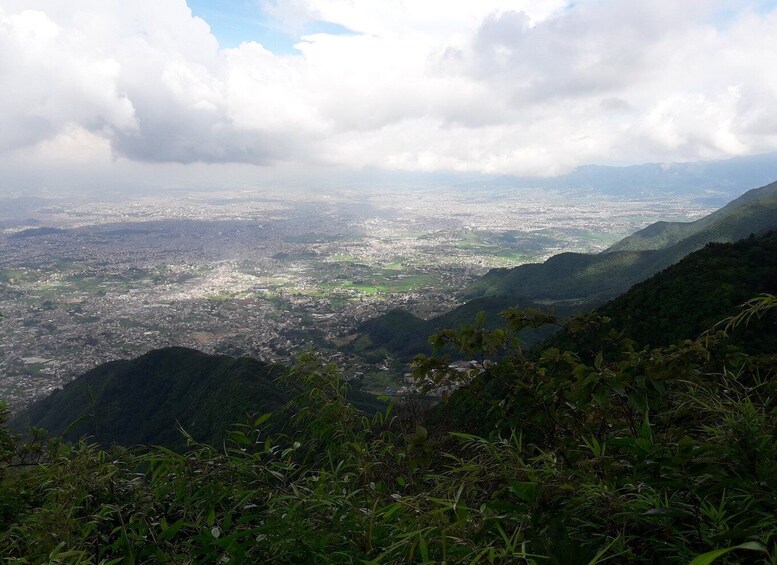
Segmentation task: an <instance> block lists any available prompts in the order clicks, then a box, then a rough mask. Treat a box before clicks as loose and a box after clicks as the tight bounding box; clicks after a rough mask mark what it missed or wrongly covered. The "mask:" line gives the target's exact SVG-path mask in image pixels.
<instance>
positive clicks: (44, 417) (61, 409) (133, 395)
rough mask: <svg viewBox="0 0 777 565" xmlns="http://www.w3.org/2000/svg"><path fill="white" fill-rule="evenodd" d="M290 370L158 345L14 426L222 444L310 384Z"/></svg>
mask: <svg viewBox="0 0 777 565" xmlns="http://www.w3.org/2000/svg"><path fill="white" fill-rule="evenodd" d="M288 371H289V369H288V368H287V367H283V366H279V365H268V364H266V363H262V362H261V361H257V360H256V359H252V358H249V357H241V358H237V359H236V358H233V357H228V356H226V355H207V354H205V353H202V352H200V351H195V350H193V349H186V348H183V347H171V348H166V349H158V350H155V351H150V352H149V353H147V354H146V355H143V356H142V357H139V358H137V359H131V360H124V361H115V362H112V363H106V364H105V365H101V366H99V367H96V368H95V369H93V370H91V371H89V372H87V373H85V374H84V375H82V376H80V377H78V378H77V379H75V380H73V381H71V382H70V383H68V384H67V385H65V387H64V388H63V389H62V390H58V391H55V392H54V393H53V394H51V395H50V396H48V397H46V398H44V399H42V400H40V401H39V402H36V403H35V404H33V405H32V406H31V407H30V408H28V409H27V410H25V411H23V412H21V413H20V414H19V415H17V416H16V417H15V418H14V420H13V422H12V423H11V424H12V426H13V427H14V428H16V429H17V430H20V431H21V430H24V429H26V428H28V427H30V426H33V427H38V428H45V429H46V430H48V431H49V432H51V433H52V434H54V435H58V436H62V437H63V438H64V439H67V440H71V441H75V440H78V438H80V437H82V436H84V435H86V436H87V437H89V439H90V441H96V442H98V443H100V444H101V445H102V446H104V447H108V446H110V445H113V444H118V445H124V446H131V445H138V444H144V445H163V446H166V447H169V448H173V449H181V448H183V447H184V446H185V444H186V438H185V437H184V435H183V434H182V431H185V432H186V434H188V435H189V436H191V437H192V438H193V439H194V440H196V441H201V442H206V443H209V444H211V445H221V444H222V443H223V441H224V439H225V438H226V432H227V431H228V429H229V428H230V426H231V425H232V424H234V423H236V422H241V421H243V420H245V419H246V418H250V417H251V416H253V415H256V414H264V413H268V412H274V411H280V410H282V409H283V407H284V406H285V405H286V403H287V402H289V400H291V398H292V397H293V396H294V395H295V394H299V393H300V392H301V391H302V390H303V389H302V386H301V385H300V384H299V383H294V382H281V380H282V379H281V377H283V376H284V375H286V374H288ZM349 401H350V402H352V403H354V404H355V405H356V406H358V407H359V408H360V409H362V410H364V411H365V412H366V413H368V414H372V413H374V412H375V411H376V410H383V409H384V407H385V405H384V404H383V403H382V402H380V401H378V400H377V399H376V398H375V397H373V396H370V395H368V394H364V393H360V392H358V391H354V392H353V393H351V394H350V395H349ZM282 421H283V420H282V418H281V417H279V418H278V419H277V420H275V422H277V423H278V424H280V423H282ZM274 429H276V431H277V429H279V428H274Z"/></svg>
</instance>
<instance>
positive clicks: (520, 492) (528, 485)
mask: <svg viewBox="0 0 777 565" xmlns="http://www.w3.org/2000/svg"><path fill="white" fill-rule="evenodd" d="M537 487H538V485H537V483H533V482H526V481H510V490H511V491H513V494H515V496H517V497H518V498H520V499H521V500H523V501H525V502H530V503H531V502H534V501H535V500H537Z"/></svg>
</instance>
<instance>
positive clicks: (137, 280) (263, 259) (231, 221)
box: [0, 189, 709, 410]
mask: <svg viewBox="0 0 777 565" xmlns="http://www.w3.org/2000/svg"><path fill="white" fill-rule="evenodd" d="M497 201H498V205H496V204H495V202H497ZM594 201H595V200H593V199H592V200H591V201H587V200H586V199H585V198H584V197H580V196H578V197H570V196H569V195H568V194H564V193H562V192H548V191H543V192H539V191H526V190H522V191H516V192H515V193H514V194H513V195H510V194H508V193H506V191H501V193H499V194H486V193H483V194H482V195H479V194H474V195H473V194H472V193H469V194H464V193H461V192H457V191H455V190H443V191H435V192H432V191H424V190H420V189H419V190H416V191H407V192H405V193H394V194H392V195H391V196H387V195H384V194H380V193H377V192H374V191H373V192H369V191H365V192H357V191H353V190H342V191H337V192H334V193H333V192H331V191H330V192H327V194H325V195H324V194H321V195H316V194H313V195H311V194H294V193H290V194H284V195H283V196H279V195H277V194H273V193H268V192H266V191H265V192H258V191H257V192H252V191H244V192H242V193H238V194H235V193H229V194H226V193H225V194H214V193H197V192H179V193H176V194H174V195H173V196H172V197H171V196H170V195H165V197H164V198H161V197H151V196H145V197H134V198H124V199H119V200H103V201H91V200H88V199H86V198H84V199H83V200H82V201H75V202H67V201H65V200H57V199H56V198H51V199H48V200H47V199H41V200H35V201H33V203H32V205H30V204H29V203H28V204H27V205H24V203H25V200H24V199H23V198H16V199H14V198H13V197H9V198H8V199H7V201H6V202H7V203H10V204H16V206H14V205H10V204H9V205H7V206H5V210H6V213H5V216H6V217H3V218H0V221H1V222H2V223H0V226H1V227H2V235H0V315H1V316H2V317H0V396H2V397H3V398H5V399H7V402H8V403H9V405H10V407H11V408H12V409H14V410H15V409H19V408H21V407H23V406H24V405H26V404H27V403H28V402H30V401H31V400H33V399H35V398H38V397H40V396H42V395H45V394H47V393H49V392H50V391H51V390H53V389H54V388H57V387H60V386H62V385H63V384H64V383H66V382H68V381H69V380H71V379H72V378H74V377H76V376H78V375H79V374H82V373H83V372H85V371H87V370H89V369H91V368H92V367H94V366H96V365H98V364H101V363H104V362H107V361H111V360H114V359H121V358H129V357H133V356H137V355H140V354H142V353H144V352H146V351H148V350H150V349H154V348H159V347H165V346H170V345H181V346H187V347H192V348H195V349H199V350H202V351H205V352H209V353H224V354H229V355H236V356H239V355H248V356H254V357H257V358H260V359H262V360H265V361H270V362H283V363H289V362H291V361H292V357H293V354H294V352H299V351H302V350H304V349H305V348H310V347H315V348H316V349H317V350H318V351H321V352H323V353H324V354H326V355H330V356H332V358H334V359H337V360H338V361H345V360H347V361H348V366H349V367H350V370H351V371H352V373H354V374H360V375H363V374H365V373H366V374H367V375H368V376H369V375H375V374H380V372H381V371H385V370H386V369H387V368H388V367H389V366H390V363H389V361H390V360H385V361H381V362H380V363H378V364H375V363H374V362H372V363H369V362H367V361H365V360H362V359H359V358H357V357H354V356H353V354H345V353H343V352H342V351H340V349H339V348H340V346H342V345H344V344H346V343H348V342H349V341H351V340H352V339H354V338H355V337H356V336H355V334H354V332H355V330H356V328H357V327H358V325H359V324H360V323H361V322H363V321H365V320H367V319H370V318H372V317H375V316H377V315H378V314H380V313H382V312H384V311H386V310H388V309H390V308H395V307H398V306H401V307H402V308H404V309H406V310H409V311H411V312H412V313H413V314H415V315H417V316H420V317H422V318H429V317H432V316H434V315H437V314H441V313H443V312H445V311H447V310H449V309H451V308H453V307H455V306H456V305H458V304H459V303H460V300H459V298H458V291H459V290H460V289H462V288H463V287H464V286H465V285H466V284H467V283H468V282H470V281H472V280H474V279H475V278H476V277H477V276H480V275H482V274H484V273H485V272H486V271H487V270H488V269H490V268H493V267H504V266H512V265H517V264H521V263H526V262H533V261H542V260H544V259H546V258H547V257H549V256H551V255H553V254H555V253H559V252H562V251H582V252H595V251H599V250H602V249H604V248H606V247H607V246H608V245H609V244H611V243H613V242H614V241H616V240H618V239H619V238H621V237H623V236H625V235H627V234H629V233H631V232H633V231H634V230H636V229H638V228H640V227H643V226H644V225H646V224H648V223H650V222H652V221H655V220H658V219H691V218H695V217H699V216H701V215H703V214H704V213H706V212H708V211H709V209H708V208H706V207H705V206H704V205H701V204H698V203H696V202H695V201H693V200H691V199H689V198H687V197H686V198H681V197H677V198H674V199H667V198H666V197H664V198H662V199H660V200H658V199H654V200H653V199H650V198H644V199H631V200H629V199H625V200H618V199H612V198H611V199H609V200H608V201H606V202H605V204H604V205H602V204H601V198H599V199H598V201H599V202H598V203H597V204H591V203H590V202H594ZM401 370H402V369H401V368H399V369H398V371H397V374H398V375H401ZM367 382H368V383H369V382H370V379H369V377H368V379H367ZM386 382H389V383H393V382H397V381H396V380H393V381H392V380H391V379H388V381H387V380H386V379H383V378H377V379H376V380H375V382H374V383H373V384H374V385H375V387H377V388H378V389H380V387H382V385H383V384H385V383H386ZM378 383H379V384H378Z"/></svg>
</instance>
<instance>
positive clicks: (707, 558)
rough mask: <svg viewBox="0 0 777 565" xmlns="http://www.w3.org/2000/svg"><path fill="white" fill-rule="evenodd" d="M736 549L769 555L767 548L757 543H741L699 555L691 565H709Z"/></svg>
mask: <svg viewBox="0 0 777 565" xmlns="http://www.w3.org/2000/svg"><path fill="white" fill-rule="evenodd" d="M735 549H749V550H751V551H760V552H761V553H768V552H767V551H766V548H765V547H764V546H763V545H762V544H760V543H758V542H757V541H748V542H745V543H740V544H739V545H735V546H733V547H726V548H724V549H715V550H713V551H708V552H707V553H703V554H702V555H699V556H697V557H695V558H694V560H693V561H691V565H709V564H710V563H712V562H713V561H715V560H716V559H717V558H718V557H722V556H724V555H726V554H727V553H731V552H732V551H734V550H735Z"/></svg>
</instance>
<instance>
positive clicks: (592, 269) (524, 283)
mask: <svg viewBox="0 0 777 565" xmlns="http://www.w3.org/2000/svg"><path fill="white" fill-rule="evenodd" d="M775 228H777V183H772V184H770V185H767V186H764V187H761V188H758V189H753V190H751V191H748V192H747V193H745V194H744V195H742V196H741V197H740V198H738V199H737V200H735V201H733V202H731V203H730V204H729V205H727V206H725V207H723V208H721V209H720V210H717V211H716V212H713V213H712V214H710V215H708V216H705V217H704V218H701V219H699V220H696V221H695V222H688V223H683V222H659V223H656V224H652V225H650V226H648V227H647V228H645V229H643V230H641V231H640V232H637V233H636V234H634V235H633V236H629V237H627V238H625V239H624V240H622V241H621V242H619V243H616V244H615V245H613V246H612V247H610V248H609V249H608V250H606V251H605V252H603V253H599V254H584V253H561V254H559V255H554V256H553V257H551V258H550V259H548V260H547V261H545V262H544V263H531V264H526V265H520V266H517V267H513V268H511V269H493V270H491V271H489V272H488V273H487V274H486V275H485V276H483V277H482V278H481V279H479V280H477V281H475V282H474V283H472V284H471V285H470V286H469V287H467V288H466V289H465V291H464V297H465V298H468V299H472V298H479V297H484V296H519V297H522V298H528V299H530V300H539V301H546V302H553V301H560V300H578V301H581V302H582V301H594V302H596V301H599V302H602V301H604V300H606V299H608V298H612V297H614V296H616V295H618V294H620V293H622V292H625V291H626V290H627V289H628V288H629V287H630V286H632V285H633V284H636V283H638V282H640V281H643V280H645V279H647V278H648V277H649V276H651V275H653V274H655V273H657V272H658V271H660V270H662V269H665V268H666V267H668V266H669V265H672V264H673V263H676V262H677V261H679V260H680V259H682V258H683V257H685V256H686V255H688V254H689V253H691V252H693V251H696V250H697V249H701V248H702V247H703V246H704V245H706V244H707V243H710V242H719V243H726V242H733V241H737V240H739V239H742V238H745V237H747V236H749V235H750V234H751V233H754V234H756V235H757V234H761V233H764V232H766V231H768V230H770V229H775Z"/></svg>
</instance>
